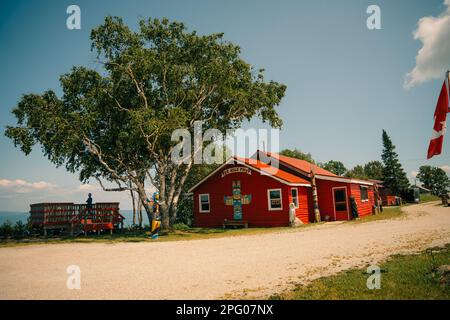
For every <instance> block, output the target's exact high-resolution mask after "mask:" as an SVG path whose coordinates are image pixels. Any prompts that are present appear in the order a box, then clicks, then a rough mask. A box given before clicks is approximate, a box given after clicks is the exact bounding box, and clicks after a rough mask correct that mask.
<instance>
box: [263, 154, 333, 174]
mask: <svg viewBox="0 0 450 320" xmlns="http://www.w3.org/2000/svg"><path fill="white" fill-rule="evenodd" d="M266 154H267V155H268V156H270V157H272V158H276V159H279V161H280V162H283V163H285V164H287V165H289V166H291V167H294V168H296V169H299V170H301V171H303V172H305V173H306V174H310V173H311V170H314V174H319V175H322V176H328V177H338V176H337V175H335V174H334V173H332V172H330V171H328V170H325V169H323V168H321V167H319V166H317V165H315V164H312V163H310V162H308V161H305V160H300V159H296V158H291V157H286V156H283V155H281V154H278V153H274V152H267V153H266Z"/></svg>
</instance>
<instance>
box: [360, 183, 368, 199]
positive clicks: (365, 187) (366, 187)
mask: <svg viewBox="0 0 450 320" xmlns="http://www.w3.org/2000/svg"><path fill="white" fill-rule="evenodd" d="M362 188H364V189H366V190H367V199H365V200H363V199H362V196H361V189H362ZM359 197H360V198H361V202H369V187H368V186H359Z"/></svg>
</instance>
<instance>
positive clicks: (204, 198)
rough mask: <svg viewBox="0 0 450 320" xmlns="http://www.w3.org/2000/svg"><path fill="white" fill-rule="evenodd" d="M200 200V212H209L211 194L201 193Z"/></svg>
mask: <svg viewBox="0 0 450 320" xmlns="http://www.w3.org/2000/svg"><path fill="white" fill-rule="evenodd" d="M198 200H199V208H200V212H209V194H208V193H206V194H199V195H198Z"/></svg>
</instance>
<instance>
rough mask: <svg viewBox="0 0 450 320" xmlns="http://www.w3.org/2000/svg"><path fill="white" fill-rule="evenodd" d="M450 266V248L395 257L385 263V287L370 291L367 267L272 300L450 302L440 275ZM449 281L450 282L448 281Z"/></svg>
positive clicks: (299, 287) (313, 282)
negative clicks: (440, 270) (417, 300)
mask: <svg viewBox="0 0 450 320" xmlns="http://www.w3.org/2000/svg"><path fill="white" fill-rule="evenodd" d="M444 264H450V245H447V246H445V248H434V249H429V250H427V251H425V252H422V253H420V254H416V255H395V256H392V257H391V258H390V259H389V260H388V261H387V262H385V263H382V264H381V265H380V268H381V270H382V273H381V288H380V289H379V290H376V289H375V290H369V289H368V288H367V285H366V284H367V279H368V277H369V275H368V274H367V273H366V268H364V269H358V270H350V271H346V272H342V273H339V274H337V275H334V276H330V277H324V278H320V279H317V280H314V281H312V282H311V283H310V284H308V285H298V286H297V287H296V288H295V289H294V290H292V291H289V292H285V293H282V294H277V295H273V296H271V297H270V299H286V300H304V299H308V300H309V299H314V300H315V299H321V300H322V299H327V300H355V299H363V300H394V299H396V300H398V299H400V300H412V299H419V300H429V299H433V300H436V299H445V300H449V299H450V286H449V283H448V281H450V279H448V278H447V279H446V280H445V279H444V278H443V277H442V276H441V275H439V274H438V273H437V272H436V269H437V267H439V266H440V265H444ZM446 281H447V282H446Z"/></svg>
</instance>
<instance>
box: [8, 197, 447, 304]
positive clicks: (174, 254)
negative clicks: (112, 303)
mask: <svg viewBox="0 0 450 320" xmlns="http://www.w3.org/2000/svg"><path fill="white" fill-rule="evenodd" d="M405 211H406V212H407V217H406V218H403V219H395V220H385V221H374V222H368V223H361V224H355V223H340V224H339V223H329V224H325V225H320V226H315V227H309V228H306V229H303V230H295V231H292V232H274V233H269V234H262V235H252V236H239V237H228V238H220V239H210V240H195V241H177V242H159V243H158V242H155V243H117V244H94V243H90V244H61V245H59V244H56V245H33V246H24V247H11V248H0V299H212V298H241V297H249V298H255V297H260V298H267V296H268V295H269V294H271V293H275V292H280V291H282V290H283V289H286V288H289V287H290V285H292V284H293V283H295V282H297V283H298V282H301V281H308V280H311V279H314V278H316V277H320V276H324V275H329V274H333V273H336V272H339V271H341V270H344V269H348V268H352V267H358V266H364V265H366V264H375V263H377V262H380V261H381V260H383V259H385V258H386V257H388V256H389V255H391V254H394V253H410V252H416V251H418V250H423V249H425V248H427V247H431V246H435V245H442V244H445V243H450V208H444V207H441V206H437V205H436V203H429V204H424V205H414V206H410V207H407V208H405ZM69 265H78V266H79V267H80V269H81V289H79V290H69V289H67V286H66V281H67V277H68V275H67V273H66V269H67V267H68V266H69Z"/></svg>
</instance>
